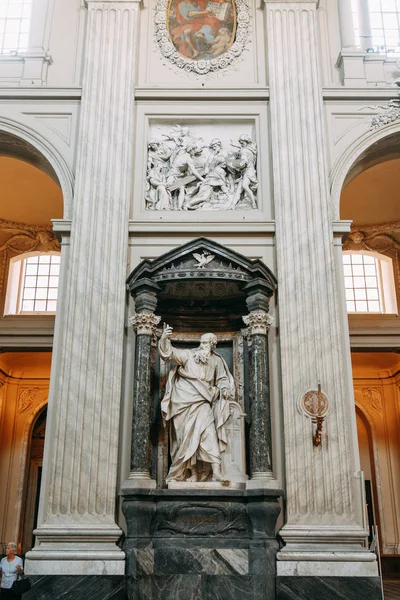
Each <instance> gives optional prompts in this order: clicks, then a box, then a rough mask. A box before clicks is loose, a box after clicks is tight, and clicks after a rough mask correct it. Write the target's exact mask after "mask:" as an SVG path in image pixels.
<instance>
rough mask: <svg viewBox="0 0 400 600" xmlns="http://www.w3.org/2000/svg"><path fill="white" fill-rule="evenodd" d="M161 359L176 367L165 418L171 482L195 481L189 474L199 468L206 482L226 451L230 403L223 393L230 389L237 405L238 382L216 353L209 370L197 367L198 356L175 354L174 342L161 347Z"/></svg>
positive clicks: (165, 403)
mask: <svg viewBox="0 0 400 600" xmlns="http://www.w3.org/2000/svg"><path fill="white" fill-rule="evenodd" d="M160 355H161V357H162V358H163V359H164V360H167V361H170V362H172V363H173V364H175V365H176V367H175V368H174V369H172V370H171V372H170V374H169V377H168V381H167V385H166V389H165V395H164V398H163V400H162V402H161V411H162V415H163V418H164V420H165V421H166V422H167V423H169V433H170V452H171V458H172V465H171V468H170V470H169V473H168V477H167V482H168V481H171V480H176V481H183V480H185V479H186V478H187V476H188V475H190V473H188V469H189V470H192V469H195V468H196V469H197V471H198V474H199V475H200V477H201V474H202V473H203V474H204V475H207V473H208V471H210V464H211V463H217V464H218V465H220V463H221V456H220V453H221V451H223V450H224V449H225V447H226V443H227V438H226V432H225V423H226V421H227V420H228V418H229V414H230V412H229V402H228V401H226V400H224V399H223V398H222V396H221V394H220V392H221V390H222V389H224V388H225V389H227V390H228V392H229V395H230V396H231V398H232V399H234V381H233V377H232V375H231V374H230V372H229V369H228V366H227V364H226V362H225V361H224V359H223V358H222V357H221V356H220V355H219V354H216V353H215V352H212V353H211V354H210V357H209V360H208V363H207V364H203V363H197V362H196V361H195V360H194V350H181V349H178V348H173V347H172V345H171V344H170V343H169V341H168V342H167V343H166V344H165V345H164V346H162V345H161V344H160ZM204 463H208V465H204ZM207 467H208V470H207Z"/></svg>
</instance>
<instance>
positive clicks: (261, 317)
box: [242, 310, 274, 335]
mask: <svg viewBox="0 0 400 600" xmlns="http://www.w3.org/2000/svg"><path fill="white" fill-rule="evenodd" d="M242 318H243V321H244V324H245V325H247V327H248V328H249V330H250V335H256V334H259V333H261V334H264V335H265V334H267V333H268V331H269V329H270V327H271V325H272V323H273V322H274V318H273V317H271V315H270V314H268V313H267V312H265V310H254V311H252V312H251V313H250V314H248V315H245V316H244V317H242Z"/></svg>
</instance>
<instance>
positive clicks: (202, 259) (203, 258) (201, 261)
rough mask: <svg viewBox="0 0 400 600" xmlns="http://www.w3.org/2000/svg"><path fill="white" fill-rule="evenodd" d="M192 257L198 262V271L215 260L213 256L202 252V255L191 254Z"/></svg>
mask: <svg viewBox="0 0 400 600" xmlns="http://www.w3.org/2000/svg"><path fill="white" fill-rule="evenodd" d="M193 256H194V258H195V259H196V260H197V262H198V264H197V265H196V267H197V268H198V269H204V268H205V267H206V266H207V265H208V264H209V263H210V262H211V261H212V260H214V258H215V254H210V253H209V252H203V254H198V252H193Z"/></svg>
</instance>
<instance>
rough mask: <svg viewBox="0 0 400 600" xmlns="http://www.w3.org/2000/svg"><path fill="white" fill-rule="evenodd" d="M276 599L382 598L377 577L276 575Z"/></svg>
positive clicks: (355, 599) (351, 599)
mask: <svg viewBox="0 0 400 600" xmlns="http://www.w3.org/2000/svg"><path fill="white" fill-rule="evenodd" d="M276 592H277V595H276V598H277V600H382V590H381V582H380V578H379V577H296V576H294V577H279V576H278V577H277V578H276Z"/></svg>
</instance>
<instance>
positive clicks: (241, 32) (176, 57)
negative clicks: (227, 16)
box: [154, 0, 251, 75]
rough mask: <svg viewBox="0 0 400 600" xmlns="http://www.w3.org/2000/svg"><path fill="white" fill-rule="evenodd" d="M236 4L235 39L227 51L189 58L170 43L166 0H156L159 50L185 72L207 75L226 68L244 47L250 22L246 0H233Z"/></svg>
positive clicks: (156, 36) (155, 28)
mask: <svg viewBox="0 0 400 600" xmlns="http://www.w3.org/2000/svg"><path fill="white" fill-rule="evenodd" d="M233 2H235V4H236V34H235V41H234V42H233V44H232V46H231V47H230V48H229V50H228V51H227V52H225V53H224V54H223V55H222V56H219V57H218V58H213V59H212V60H198V61H196V60H191V59H190V58H185V57H184V56H182V54H180V53H179V52H178V51H177V50H176V49H175V46H174V45H173V44H172V42H171V40H170V37H169V33H168V29H167V19H166V16H167V9H168V0H157V4H156V7H155V16H154V25H155V27H154V35H155V39H156V42H157V44H158V47H159V49H160V52H161V54H162V56H163V57H164V58H167V59H168V60H169V61H171V62H172V63H173V64H174V65H175V66H177V67H179V68H180V69H183V70H184V71H186V72H187V73H196V74H197V75H208V74H210V73H213V72H216V71H221V70H222V69H226V68H227V67H228V66H230V65H231V64H233V63H235V62H236V61H237V60H238V59H239V58H240V56H241V54H242V53H243V51H244V50H245V48H246V45H247V44H246V42H247V39H248V36H249V29H250V23H251V10H250V5H249V1H248V0H233Z"/></svg>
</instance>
